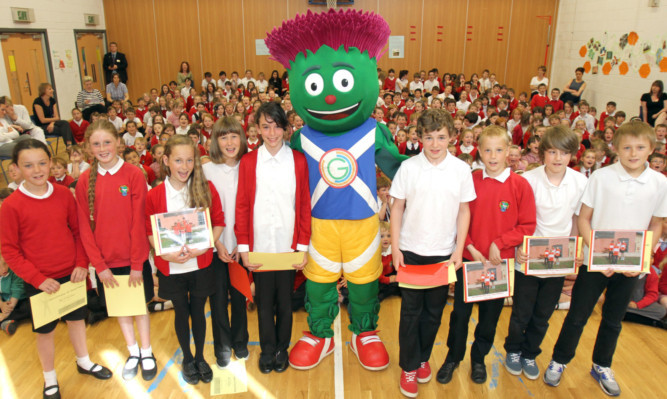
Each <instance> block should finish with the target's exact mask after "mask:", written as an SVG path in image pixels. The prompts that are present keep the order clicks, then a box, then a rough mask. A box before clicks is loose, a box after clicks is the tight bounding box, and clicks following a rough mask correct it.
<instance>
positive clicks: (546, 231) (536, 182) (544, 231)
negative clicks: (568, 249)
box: [522, 165, 588, 237]
mask: <svg viewBox="0 0 667 399" xmlns="http://www.w3.org/2000/svg"><path fill="white" fill-rule="evenodd" d="M545 168H546V167H545V166H544V165H542V166H540V167H539V168H535V169H533V170H531V171H528V172H525V173H524V174H523V175H522V176H523V177H524V178H525V179H526V180H528V183H530V186H531V187H532V189H533V193H534V194H535V205H536V207H537V227H536V229H535V234H534V235H536V236H541V237H565V236H569V235H570V232H571V231H572V216H573V215H574V214H575V213H577V214H578V213H579V208H580V207H581V196H582V195H583V193H584V189H585V188H586V183H587V182H588V179H587V178H586V176H584V175H582V174H581V173H579V172H577V171H575V170H573V169H570V168H567V169H566V170H565V176H563V180H562V181H561V182H560V185H558V186H555V185H553V184H552V183H551V182H550V181H549V178H548V177H547V172H546V169H545Z"/></svg>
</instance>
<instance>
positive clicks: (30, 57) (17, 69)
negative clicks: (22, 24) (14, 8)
mask: <svg viewBox="0 0 667 399" xmlns="http://www.w3.org/2000/svg"><path fill="white" fill-rule="evenodd" d="M0 42H1V43H2V56H3V58H4V59H5V68H6V69H7V77H8V78H9V95H10V96H11V98H12V101H14V102H15V103H17V104H23V105H25V106H26V108H28V110H29V111H30V113H32V106H31V105H32V101H33V100H34V99H35V98H36V97H37V96H38V95H39V94H38V92H37V88H38V87H39V85H40V83H45V82H50V78H49V75H48V74H47V72H46V71H47V70H46V61H45V59H44V48H45V47H44V35H43V34H41V33H4V34H2V35H0Z"/></svg>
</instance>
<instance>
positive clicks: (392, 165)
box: [292, 123, 408, 180]
mask: <svg viewBox="0 0 667 399" xmlns="http://www.w3.org/2000/svg"><path fill="white" fill-rule="evenodd" d="M292 142H294V139H292ZM292 148H294V147H292ZM406 159H408V157H407V156H406V155H401V154H399V152H398V148H397V147H396V145H394V142H393V140H392V138H391V133H390V132H389V129H387V126H385V125H384V124H383V123H378V124H377V128H376V129H375V163H376V164H377V165H378V166H379V167H380V169H381V170H382V172H384V174H385V175H387V177H388V178H390V179H391V180H393V179H394V175H395V174H396V172H397V171H398V167H399V166H401V162H403V161H404V160H406Z"/></svg>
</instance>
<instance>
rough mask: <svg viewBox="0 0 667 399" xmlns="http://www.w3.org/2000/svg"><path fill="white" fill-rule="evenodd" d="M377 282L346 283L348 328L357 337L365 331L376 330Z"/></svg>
mask: <svg viewBox="0 0 667 399" xmlns="http://www.w3.org/2000/svg"><path fill="white" fill-rule="evenodd" d="M378 284H379V283H378V280H375V281H373V282H370V283H366V284H353V283H351V282H349V281H348V282H347V289H348V291H349V298H348V299H349V301H350V303H349V305H348V311H349V313H350V325H349V326H348V328H349V329H350V331H352V332H353V333H355V334H357V335H359V334H361V333H363V332H366V331H373V330H375V329H377V322H378V313H379V312H380V302H379V301H378V290H379V285H378Z"/></svg>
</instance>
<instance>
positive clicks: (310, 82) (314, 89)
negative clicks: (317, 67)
mask: <svg viewBox="0 0 667 399" xmlns="http://www.w3.org/2000/svg"><path fill="white" fill-rule="evenodd" d="M322 90H324V79H322V76H320V75H319V74H317V73H311V74H310V75H308V77H306V91H307V92H308V94H310V95H311V96H317V95H319V94H320V93H322Z"/></svg>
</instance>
